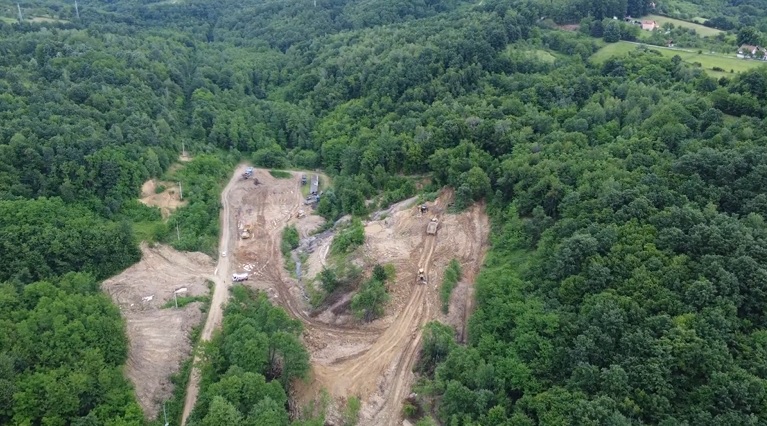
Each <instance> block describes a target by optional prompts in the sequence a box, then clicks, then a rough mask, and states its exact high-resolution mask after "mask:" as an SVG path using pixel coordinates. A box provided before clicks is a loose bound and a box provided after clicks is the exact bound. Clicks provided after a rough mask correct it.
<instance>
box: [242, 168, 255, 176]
mask: <svg viewBox="0 0 767 426" xmlns="http://www.w3.org/2000/svg"><path fill="white" fill-rule="evenodd" d="M251 176H253V167H248V168H247V169H245V173H243V174H242V178H243V179H249V178H250V177H251Z"/></svg>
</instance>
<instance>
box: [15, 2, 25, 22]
mask: <svg viewBox="0 0 767 426" xmlns="http://www.w3.org/2000/svg"><path fill="white" fill-rule="evenodd" d="M16 9H19V23H21V22H22V21H24V17H23V16H21V6H19V4H18V3H16Z"/></svg>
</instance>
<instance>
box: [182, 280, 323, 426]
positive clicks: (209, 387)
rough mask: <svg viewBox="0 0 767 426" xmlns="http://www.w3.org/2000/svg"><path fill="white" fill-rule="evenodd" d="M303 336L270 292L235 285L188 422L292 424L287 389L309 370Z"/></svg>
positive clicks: (209, 350)
mask: <svg viewBox="0 0 767 426" xmlns="http://www.w3.org/2000/svg"><path fill="white" fill-rule="evenodd" d="M300 334H301V323H300V322H299V321H298V320H296V319H293V318H290V317H289V316H288V314H287V313H285V311H284V310H282V309H280V308H275V307H273V306H272V305H271V304H270V303H269V301H268V299H267V297H266V295H265V294H263V293H256V292H254V291H253V290H250V289H248V288H247V287H244V286H236V287H234V288H233V289H232V299H231V300H230V301H229V303H228V305H227V306H226V308H225V309H224V324H223V326H222V327H221V330H220V332H218V333H217V334H216V336H215V337H214V338H213V339H212V340H211V342H210V343H209V344H207V345H206V346H205V354H204V357H205V359H206V363H205V368H204V370H203V373H202V379H201V384H200V386H201V388H202V389H203V390H202V391H201V392H200V397H199V399H198V401H197V404H196V405H195V408H194V411H193V412H192V415H191V417H190V419H189V423H188V424H190V425H202V426H219V425H252V426H267V425H268V426H279V425H285V426H287V425H288V424H289V419H288V413H287V411H286V410H285V407H286V406H287V400H288V398H287V392H286V391H287V388H288V386H289V384H290V382H291V380H292V379H294V378H298V377H304V376H305V375H306V373H307V372H308V370H309V353H308V352H306V349H304V347H303V346H302V344H301V341H300V340H299V336H300ZM317 421H319V422H320V423H319V424H320V425H321V424H322V422H321V420H320V419H310V420H309V421H307V422H306V423H304V424H306V425H307V426H309V425H314V424H316V422H317Z"/></svg>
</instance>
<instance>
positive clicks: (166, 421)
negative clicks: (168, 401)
mask: <svg viewBox="0 0 767 426" xmlns="http://www.w3.org/2000/svg"><path fill="white" fill-rule="evenodd" d="M176 307H177V308H178V306H176ZM162 415H163V416H164V417H165V426H168V413H166V412H165V401H163V403H162Z"/></svg>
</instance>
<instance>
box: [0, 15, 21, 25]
mask: <svg viewBox="0 0 767 426" xmlns="http://www.w3.org/2000/svg"><path fill="white" fill-rule="evenodd" d="M0 21H3V22H5V23H7V24H15V23H16V22H19V21H18V20H17V19H13V18H7V17H5V16H0Z"/></svg>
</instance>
